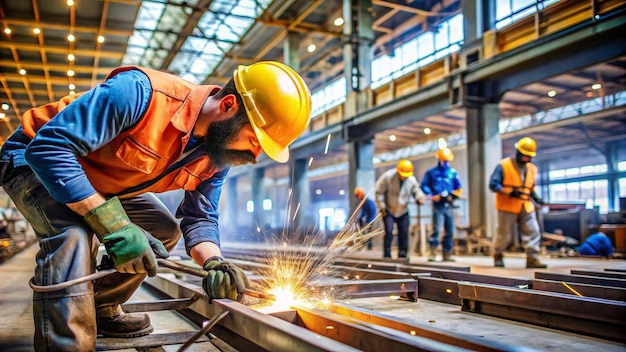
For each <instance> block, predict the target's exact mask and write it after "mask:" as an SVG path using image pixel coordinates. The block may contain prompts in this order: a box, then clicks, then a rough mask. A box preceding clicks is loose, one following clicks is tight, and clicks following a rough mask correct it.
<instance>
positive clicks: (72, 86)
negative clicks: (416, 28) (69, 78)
mask: <svg viewBox="0 0 626 352" xmlns="http://www.w3.org/2000/svg"><path fill="white" fill-rule="evenodd" d="M68 88H69V89H70V90H75V89H76V85H75V84H74V83H70V85H69V86H68Z"/></svg>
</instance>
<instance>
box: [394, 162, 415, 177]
mask: <svg viewBox="0 0 626 352" xmlns="http://www.w3.org/2000/svg"><path fill="white" fill-rule="evenodd" d="M396 171H398V175H400V176H402V177H409V176H413V163H412V162H411V161H410V160H407V159H403V160H400V162H399V163H398V166H396Z"/></svg>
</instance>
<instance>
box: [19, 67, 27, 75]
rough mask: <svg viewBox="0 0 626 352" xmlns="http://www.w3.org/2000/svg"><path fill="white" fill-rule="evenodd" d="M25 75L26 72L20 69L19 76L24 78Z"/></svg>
mask: <svg viewBox="0 0 626 352" xmlns="http://www.w3.org/2000/svg"><path fill="white" fill-rule="evenodd" d="M25 74H26V70H25V69H23V68H22V69H20V75H22V76H24V75H25Z"/></svg>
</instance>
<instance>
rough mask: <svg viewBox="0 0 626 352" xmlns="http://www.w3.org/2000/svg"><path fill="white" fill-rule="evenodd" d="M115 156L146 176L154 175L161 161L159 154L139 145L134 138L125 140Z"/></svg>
mask: <svg viewBox="0 0 626 352" xmlns="http://www.w3.org/2000/svg"><path fill="white" fill-rule="evenodd" d="M115 155H116V156H117V157H118V158H119V159H120V160H121V161H123V162H124V163H125V164H126V165H129V166H131V167H133V168H135V169H137V170H139V171H141V172H143V173H145V174H150V173H152V171H154V169H155V168H156V166H157V165H158V163H159V161H160V160H161V157H160V156H159V155H158V154H157V153H155V152H153V151H152V150H150V149H148V148H146V147H145V146H143V145H141V144H139V143H138V142H137V141H135V140H134V139H133V138H132V137H127V138H126V139H124V141H123V142H122V144H121V145H120V146H119V148H117V151H116V152H115Z"/></svg>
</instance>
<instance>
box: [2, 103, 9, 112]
mask: <svg viewBox="0 0 626 352" xmlns="http://www.w3.org/2000/svg"><path fill="white" fill-rule="evenodd" d="M9 108H10V106H9V104H7V103H4V104H2V110H4V111H7V110H9Z"/></svg>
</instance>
